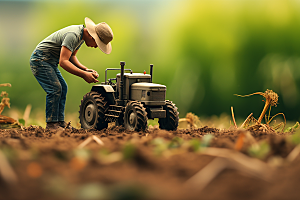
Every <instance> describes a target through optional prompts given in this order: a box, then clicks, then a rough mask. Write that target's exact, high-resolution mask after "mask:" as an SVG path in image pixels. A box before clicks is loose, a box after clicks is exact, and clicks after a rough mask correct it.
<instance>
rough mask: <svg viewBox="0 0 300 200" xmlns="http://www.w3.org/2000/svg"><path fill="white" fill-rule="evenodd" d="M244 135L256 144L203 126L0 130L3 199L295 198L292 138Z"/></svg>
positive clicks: (299, 178) (296, 163) (297, 160)
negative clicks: (167, 128) (177, 128)
mask: <svg viewBox="0 0 300 200" xmlns="http://www.w3.org/2000/svg"><path fill="white" fill-rule="evenodd" d="M247 134H248V133H247ZM249 134H250V135H251V136H249V135H248V136H249V137H253V139H254V140H253V139H252V140H248V139H247V137H246V136H245V137H242V136H241V131H240V130H239V131H238V130H235V129H225V130H220V129H216V128H213V127H207V126H205V127H201V128H194V129H179V130H176V131H165V130H160V129H158V128H157V127H156V128H153V127H152V128H150V129H148V130H147V131H145V132H135V131H128V130H126V129H124V128H123V127H116V126H112V127H110V128H108V129H104V130H101V131H97V130H83V129H75V130H64V131H57V132H55V131H48V130H45V129H44V128H42V127H37V126H29V127H25V128H22V129H9V130H0V199H199V198H200V197H201V199H230V200H232V199H295V198H298V184H299V183H300V173H299V172H300V157H299V155H298V154H297V152H296V153H295V152H294V154H295V156H294V157H293V159H290V158H291V156H290V155H291V152H293V151H294V150H295V149H296V148H297V147H296V145H295V144H294V143H292V142H290V141H289V140H288V139H287V138H288V137H290V135H291V133H281V134H279V133H266V132H250V133H249ZM253 141H254V142H253ZM237 143H238V144H237ZM237 146H240V149H239V150H238V149H237ZM299 152H300V150H299ZM271 161H272V162H271ZM245 163H248V164H245ZM249 163H250V164H249ZM266 171H267V172H266ZM264 172H266V173H265V174H269V175H270V176H269V175H268V176H267V175H266V176H265V175H263V173H264ZM195 188H196V189H195Z"/></svg>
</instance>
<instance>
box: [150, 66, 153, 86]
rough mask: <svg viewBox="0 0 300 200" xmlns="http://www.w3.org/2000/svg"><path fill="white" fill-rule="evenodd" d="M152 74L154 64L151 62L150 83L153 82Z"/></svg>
mask: <svg viewBox="0 0 300 200" xmlns="http://www.w3.org/2000/svg"><path fill="white" fill-rule="evenodd" d="M152 74H153V64H150V76H151V78H150V83H152Z"/></svg>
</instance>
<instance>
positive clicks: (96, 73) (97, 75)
mask: <svg viewBox="0 0 300 200" xmlns="http://www.w3.org/2000/svg"><path fill="white" fill-rule="evenodd" d="M86 71H87V72H92V74H93V76H94V77H95V78H96V79H97V78H98V77H99V74H98V72H97V71H96V70H93V69H86Z"/></svg>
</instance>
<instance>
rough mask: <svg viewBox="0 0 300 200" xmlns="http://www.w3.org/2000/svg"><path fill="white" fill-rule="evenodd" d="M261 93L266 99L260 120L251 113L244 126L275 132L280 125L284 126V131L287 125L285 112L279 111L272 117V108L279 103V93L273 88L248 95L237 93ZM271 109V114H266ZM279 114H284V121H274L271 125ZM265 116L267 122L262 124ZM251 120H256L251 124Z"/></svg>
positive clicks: (249, 128) (250, 128)
mask: <svg viewBox="0 0 300 200" xmlns="http://www.w3.org/2000/svg"><path fill="white" fill-rule="evenodd" d="M255 94H258V95H261V96H263V97H264V98H265V100H263V101H264V102H265V105H264V108H263V110H262V112H261V114H260V116H259V118H258V120H256V119H255V118H254V117H253V116H252V115H249V117H248V118H247V119H246V120H245V122H244V123H243V125H242V128H245V127H248V130H263V131H271V132H275V131H276V130H278V129H280V127H282V126H283V128H282V131H283V130H284V127H285V125H286V119H285V115H284V114H283V113H277V114H276V115H274V116H273V117H271V108H272V106H275V107H276V106H277V104H278V94H277V93H275V92H273V91H272V90H269V89H267V90H266V91H265V92H255V93H252V94H248V95H238V94H235V95H236V96H239V97H248V96H252V95H255ZM268 109H269V114H268V115H266V112H267V111H268ZM278 115H282V116H283V118H284V122H281V123H279V124H277V125H276V124H275V123H276V121H274V122H275V123H274V125H273V126H270V123H271V121H272V120H273V119H274V118H275V117H276V116H278ZM264 117H265V121H266V124H262V123H261V122H262V119H263V118H264ZM251 122H254V125H252V126H249V124H250V123H251Z"/></svg>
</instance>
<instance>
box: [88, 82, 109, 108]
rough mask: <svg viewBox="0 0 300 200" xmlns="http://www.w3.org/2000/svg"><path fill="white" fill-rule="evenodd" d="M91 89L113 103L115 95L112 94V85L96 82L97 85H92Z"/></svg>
mask: <svg viewBox="0 0 300 200" xmlns="http://www.w3.org/2000/svg"><path fill="white" fill-rule="evenodd" d="M91 91H95V92H98V93H99V94H102V95H103V96H104V97H106V100H107V101H108V102H109V104H114V103H115V96H114V92H115V90H114V89H113V87H112V86H110V85H101V84H98V85H94V86H93V87H92V89H91Z"/></svg>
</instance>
